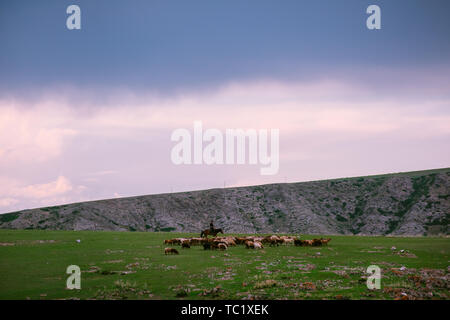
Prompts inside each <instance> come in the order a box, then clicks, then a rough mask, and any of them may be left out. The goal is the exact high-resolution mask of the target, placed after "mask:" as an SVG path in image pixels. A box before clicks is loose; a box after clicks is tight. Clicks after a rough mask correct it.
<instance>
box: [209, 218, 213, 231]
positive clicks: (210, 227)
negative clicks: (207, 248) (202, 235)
mask: <svg viewBox="0 0 450 320" xmlns="http://www.w3.org/2000/svg"><path fill="white" fill-rule="evenodd" d="M209 231H211V232H214V224H213V221H212V220H211V222H210V223H209Z"/></svg>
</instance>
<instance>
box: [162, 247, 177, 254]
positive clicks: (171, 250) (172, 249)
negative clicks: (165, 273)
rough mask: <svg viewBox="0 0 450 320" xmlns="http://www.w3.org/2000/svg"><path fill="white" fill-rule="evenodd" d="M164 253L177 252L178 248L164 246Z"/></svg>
mask: <svg viewBox="0 0 450 320" xmlns="http://www.w3.org/2000/svg"><path fill="white" fill-rule="evenodd" d="M164 254H178V250H177V249H174V248H166V249H164Z"/></svg>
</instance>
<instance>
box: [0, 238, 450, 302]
mask: <svg viewBox="0 0 450 320" xmlns="http://www.w3.org/2000/svg"><path fill="white" fill-rule="evenodd" d="M181 236H197V234H195V235H193V234H180V233H173V232H170V233H165V232H156V233H150V232H148V233H146V232H92V231H86V232H84V231H83V232H75V231H44V230H0V243H1V245H0V299H27V298H29V299H70V298H76V299H242V298H246V297H247V298H248V297H255V298H260V299H324V298H325V299H336V298H349V299H393V298H395V297H397V296H398V295H399V294H401V292H404V293H406V294H407V296H408V297H410V298H418V299H427V298H438V299H448V297H449V289H448V281H446V279H448V276H449V274H448V271H449V269H448V265H449V264H448V262H449V258H450V257H449V249H450V239H449V238H442V237H441V238H439V237H418V238H403V237H399V238H395V237H359V236H331V238H332V241H331V242H330V245H329V246H328V247H316V248H314V247H295V246H279V247H266V248H265V249H264V250H261V251H255V250H247V249H245V248H244V247H243V246H237V247H232V248H230V249H229V250H227V251H223V252H222V251H204V250H203V248H201V247H192V248H191V249H185V250H183V249H181V248H180V247H178V246H176V248H177V249H178V250H179V251H180V255H178V256H177V255H173V256H165V255H164V252H163V250H164V247H165V246H164V245H163V240H164V239H168V238H174V237H181ZM301 238H303V239H308V238H309V239H311V238H313V237H312V236H303V235H302V236H301ZM76 239H80V240H81V243H77V242H76ZM392 246H395V247H396V248H397V250H394V251H392V250H391V247H392ZM399 250H405V251H404V253H403V254H402V253H400V251H399ZM372 264H375V265H379V266H380V268H381V269H382V280H381V289H380V290H368V289H367V287H366V283H365V280H364V278H363V277H364V276H366V274H365V270H366V268H367V267H368V266H369V265H372ZM69 265H78V266H79V267H80V268H81V270H82V275H81V290H67V289H65V286H66V279H67V277H68V275H67V274H66V273H65V271H66V268H67V266H69ZM402 266H405V267H406V271H403V272H400V273H399V272H398V271H397V272H396V271H395V270H394V271H392V269H393V268H394V269H395V268H400V267H402ZM87 271H91V272H87ZM124 271H126V272H130V271H131V273H127V274H121V273H122V272H124Z"/></svg>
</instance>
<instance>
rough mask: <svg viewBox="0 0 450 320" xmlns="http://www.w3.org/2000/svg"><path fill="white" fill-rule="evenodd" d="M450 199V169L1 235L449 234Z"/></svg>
mask: <svg viewBox="0 0 450 320" xmlns="http://www.w3.org/2000/svg"><path fill="white" fill-rule="evenodd" d="M449 197H450V168H447V169H439V170H428V171H418V172H407V173H398V174H388V175H380V176H369V177H359V178H346V179H335V180H324V181H312V182H301V183H284V184H271V185H262V186H251V187H241V188H227V189H211V190H204V191H195V192H182V193H172V194H158V195H149V196H140V197H131V198H120V199H110V200H101V201H92V202H83V203H74V204H68V205H62V206H55V207H47V208H40V209H32V210H23V211H20V212H13V213H8V214H4V215H0V228H9V229H50V230H118V231H183V232H199V231H200V230H202V229H206V228H208V226H209V221H210V220H211V219H213V220H214V221H215V225H216V226H217V227H222V228H223V229H224V230H225V232H226V233H231V232H233V233H254V232H258V233H275V232H283V233H303V234H304V233H309V234H314V233H316V234H319V233H320V234H372V235H386V234H393V235H432V234H448V233H449V228H448V223H449V214H450V198H449Z"/></svg>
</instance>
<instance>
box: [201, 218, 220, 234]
mask: <svg viewBox="0 0 450 320" xmlns="http://www.w3.org/2000/svg"><path fill="white" fill-rule="evenodd" d="M218 233H223V230H222V229H220V228H219V229H215V228H214V223H213V221H212V220H211V222H210V224H209V229H206V230H203V231H202V232H201V233H200V237H203V236H205V237H208V236H209V235H212V236H213V237H215V236H216V235H217V234H218Z"/></svg>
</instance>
